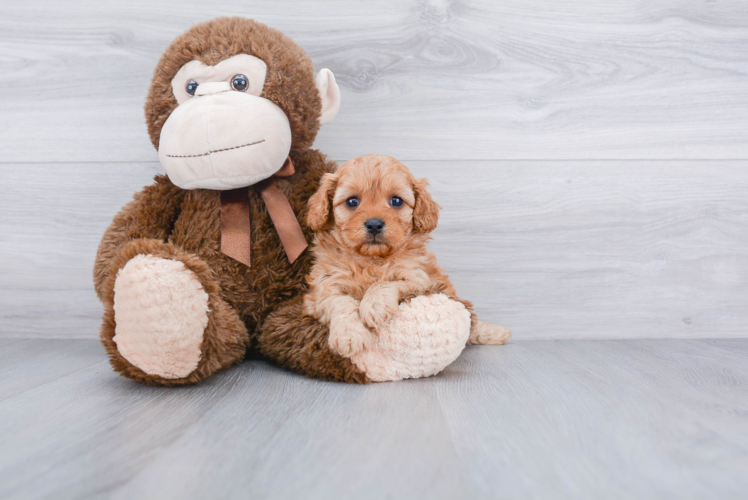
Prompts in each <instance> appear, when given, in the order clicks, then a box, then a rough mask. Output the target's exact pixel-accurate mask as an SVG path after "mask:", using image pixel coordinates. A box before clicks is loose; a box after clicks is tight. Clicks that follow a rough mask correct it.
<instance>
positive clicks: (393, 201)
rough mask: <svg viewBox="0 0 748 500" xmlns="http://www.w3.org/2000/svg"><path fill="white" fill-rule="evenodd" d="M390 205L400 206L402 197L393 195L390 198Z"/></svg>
mask: <svg viewBox="0 0 748 500" xmlns="http://www.w3.org/2000/svg"><path fill="white" fill-rule="evenodd" d="M390 205H392V206H393V207H396V208H397V207H402V206H403V199H402V198H400V197H399V196H393V197H392V198H390Z"/></svg>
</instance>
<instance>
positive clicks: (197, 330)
mask: <svg viewBox="0 0 748 500" xmlns="http://www.w3.org/2000/svg"><path fill="white" fill-rule="evenodd" d="M208 311H209V309H208V294H207V293H206V292H205V290H204V289H203V286H202V285H201V284H200V281H199V280H198V278H197V276H195V273H193V272H192V271H190V270H189V269H187V268H186V267H185V265H184V264H183V263H182V262H180V261H177V260H171V259H163V258H160V257H154V256H152V255H137V256H135V257H134V258H132V259H131V260H130V261H129V262H128V263H127V264H126V265H125V267H123V268H122V269H121V270H120V271H119V273H118V274H117V279H116V281H115V283H114V319H115V323H116V326H115V335H114V338H113V340H114V342H115V343H116V344H117V350H118V351H119V353H120V354H121V355H122V356H123V357H124V358H125V359H126V360H127V361H129V362H130V363H132V364H133V365H135V366H136V367H138V368H140V369H141V370H143V371H144V372H145V373H148V374H150V375H158V376H160V377H163V378H165V379H178V378H183V377H186V376H188V375H189V374H190V373H192V372H193V371H194V370H195V369H196V368H197V365H198V362H199V361H200V358H201V345H202V342H203V333H204V331H205V327H206V326H207V325H208Z"/></svg>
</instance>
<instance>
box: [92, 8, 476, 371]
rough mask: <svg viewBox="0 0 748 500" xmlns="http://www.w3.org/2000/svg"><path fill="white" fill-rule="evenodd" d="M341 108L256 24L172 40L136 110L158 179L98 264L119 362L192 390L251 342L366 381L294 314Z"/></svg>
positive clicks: (320, 331) (319, 330)
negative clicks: (312, 205) (326, 148)
mask: <svg viewBox="0 0 748 500" xmlns="http://www.w3.org/2000/svg"><path fill="white" fill-rule="evenodd" d="M339 104H340V93H339V90H338V87H337V85H336V83H335V78H334V76H333V74H332V73H331V72H330V71H329V70H327V69H323V70H321V71H320V72H319V73H318V74H317V76H316V78H315V76H314V68H313V65H312V62H311V60H310V58H309V57H308V56H307V54H306V53H305V52H304V51H303V50H302V49H301V48H299V47H298V46H297V45H296V44H295V43H294V42H293V41H292V40H291V39H290V38H288V37H287V36H285V35H284V34H282V33H280V32H279V31H277V30H274V29H272V28H269V27H267V26H265V25H263V24H260V23H257V22H255V21H252V20H248V19H243V18H220V19H215V20H212V21H209V22H206V23H202V24H199V25H196V26H194V27H192V28H191V29H189V30H188V31H187V32H185V33H184V34H183V35H181V36H179V37H178V38H177V39H176V40H174V41H173V42H172V44H171V45H170V46H169V47H168V48H167V49H166V51H165V53H164V54H163V56H162V57H161V59H160V61H159V63H158V66H157V67H156V69H155V72H154V75H153V80H152V82H151V87H150V90H149V92H148V98H147V101H146V105H145V115H146V121H147V125H148V133H149V135H150V138H151V141H152V142H153V145H154V146H155V147H156V148H157V149H158V152H159V160H160V161H161V163H162V166H163V167H164V170H165V171H166V175H157V176H156V177H155V179H154V183H153V184H151V185H149V186H146V187H145V188H144V189H143V190H142V191H140V192H139V193H137V194H136V195H135V196H134V198H133V200H132V201H131V202H130V203H128V204H127V205H125V207H124V208H123V209H122V210H121V211H120V212H119V213H118V214H117V215H116V216H115V218H114V221H113V222H112V224H111V225H110V226H109V228H108V229H107V230H106V232H105V234H104V236H103V238H102V241H101V244H100V246H99V249H98V252H97V255H96V262H95V265H94V285H95V289H96V293H97V295H98V296H99V299H100V300H101V301H102V303H103V305H104V318H103V325H102V327H101V340H102V343H103V344H104V347H105V349H106V351H107V353H108V354H109V356H110V360H111V364H112V366H113V367H114V369H115V370H116V371H118V372H119V373H120V374H122V375H124V376H126V377H129V378H131V379H134V380H137V381H139V382H144V383H147V384H158V385H183V384H190V383H195V382H199V381H201V380H203V379H205V378H206V377H208V376H210V375H211V374H213V373H215V372H216V371H218V370H221V369H223V368H227V367H229V366H231V365H234V364H236V363H238V362H239V361H241V360H242V359H243V358H244V356H245V355H246V353H247V352H248V351H251V352H255V353H261V354H264V355H265V356H266V357H268V358H270V359H271V360H272V361H274V362H276V363H278V364H280V365H282V366H285V367H287V368H289V369H292V370H294V371H296V372H299V373H303V374H306V375H308V376H311V377H318V378H323V379H327V380H337V381H344V382H357V383H367V382H369V381H371V380H374V379H373V378H371V377H369V376H368V375H367V368H366V366H363V367H362V366H359V365H356V364H354V363H353V362H352V361H351V360H350V359H348V358H345V357H342V356H340V355H338V354H336V353H335V352H333V351H332V350H331V349H330V348H329V347H328V345H327V335H328V332H327V328H326V327H324V326H323V325H321V324H319V323H317V322H316V321H315V320H313V319H312V318H309V317H306V316H303V314H302V310H301V302H300V300H301V297H302V295H303V294H304V292H305V290H306V283H305V276H306V275H307V273H308V272H309V270H310V267H311V258H312V257H311V252H310V251H309V249H308V248H307V242H311V241H312V232H311V230H310V229H309V228H308V227H307V225H306V222H305V220H306V215H307V214H306V212H307V202H308V200H309V198H310V197H311V196H312V195H313V194H314V193H315V191H316V190H317V189H318V187H319V183H320V178H321V177H322V176H323V175H324V174H325V173H328V172H332V171H334V169H335V164H334V163H333V162H330V161H328V160H327V159H326V158H325V156H324V155H323V154H322V153H320V152H319V151H317V150H314V149H311V146H312V143H313V142H314V138H315V136H316V134H317V131H318V130H319V127H320V125H321V124H324V123H326V122H329V121H330V120H332V118H333V117H334V116H335V114H336V113H337V111H338V107H339ZM456 304H457V303H454V304H451V305H450V304H446V305H445V304H437V303H435V304H431V305H429V304H426V305H425V307H426V310H425V312H424V311H421V312H420V313H419V314H420V316H419V315H415V316H413V318H416V319H415V320H414V321H416V322H417V321H418V319H417V318H419V317H420V318H426V317H437V316H438V317H444V307H447V308H449V307H452V306H455V307H457V306H456ZM429 307H432V308H438V309H439V310H440V311H442V312H441V313H440V314H437V315H433V314H432V315H429V314H428V308H429ZM459 307H463V306H462V305H461V304H459ZM432 323H433V322H432ZM462 323H464V321H463V322H462ZM462 323H459V322H458V323H455V322H454V321H453V320H452V321H449V322H446V323H444V324H442V325H440V324H438V321H437V323H436V324H429V325H427V326H428V328H430V329H433V328H442V329H444V328H447V329H449V328H451V329H457V330H459V331H456V333H455V334H456V335H458V336H459V335H463V334H464V337H465V338H467V330H468V329H469V314H468V318H467V324H466V325H463V324H462ZM418 327H419V325H418V324H416V325H415V328H418ZM375 333H376V332H375ZM463 345H464V344H463ZM460 350H461V349H460ZM457 354H459V352H457ZM426 355H428V353H426ZM455 357H456V356H455ZM409 359H412V357H410V358H409ZM428 374H431V373H428ZM428 374H425V375H428ZM401 378H402V377H401Z"/></svg>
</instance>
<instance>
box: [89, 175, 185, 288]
mask: <svg viewBox="0 0 748 500" xmlns="http://www.w3.org/2000/svg"><path fill="white" fill-rule="evenodd" d="M155 181H156V182H155V183H153V184H151V185H149V186H146V187H145V188H143V190H142V191H140V192H139V193H137V194H136V195H135V196H134V198H133V200H132V201H131V202H130V203H128V204H127V205H125V206H124V207H123V208H122V210H120V211H119V213H118V214H117V215H115V216H114V220H113V221H112V223H111V224H110V225H109V227H108V228H107V230H106V232H104V236H103V237H102V238H101V243H100V244H99V249H98V251H97V252H96V261H95V263H94V288H95V289H96V294H97V295H98V296H99V299H102V296H103V294H104V290H103V284H104V282H105V281H106V279H107V277H108V275H109V273H110V272H111V271H110V267H111V266H110V264H111V262H112V260H113V259H114V258H115V256H116V255H117V254H118V252H119V251H120V250H121V249H122V247H124V246H125V245H126V244H127V243H129V242H131V241H133V240H139V239H140V240H143V239H150V240H158V241H161V242H166V240H167V238H168V237H169V235H170V234H171V230H172V227H173V225H174V221H175V220H176V218H177V216H178V215H179V210H180V207H181V204H182V200H183V199H184V193H185V192H184V190H183V189H180V188H178V187H176V186H175V185H174V184H172V183H171V181H170V180H169V179H168V177H166V176H165V175H157V176H156V178H155Z"/></svg>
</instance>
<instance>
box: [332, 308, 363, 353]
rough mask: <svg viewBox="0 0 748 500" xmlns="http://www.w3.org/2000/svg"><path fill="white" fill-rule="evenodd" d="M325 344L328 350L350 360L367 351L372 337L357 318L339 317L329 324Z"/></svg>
mask: <svg viewBox="0 0 748 500" xmlns="http://www.w3.org/2000/svg"><path fill="white" fill-rule="evenodd" d="M327 342H328V345H329V346H330V349H332V350H333V351H335V352H337V353H338V354H340V355H341V356H344V357H346V358H350V357H351V356H355V355H356V354H358V353H360V352H362V351H364V350H366V349H368V348H369V346H370V345H371V343H372V336H371V332H369V330H367V329H366V327H365V326H364V325H363V323H361V321H359V319H358V318H356V317H354V316H347V317H339V318H335V319H334V320H333V321H332V322H331V323H330V336H329V338H328V339H327Z"/></svg>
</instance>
